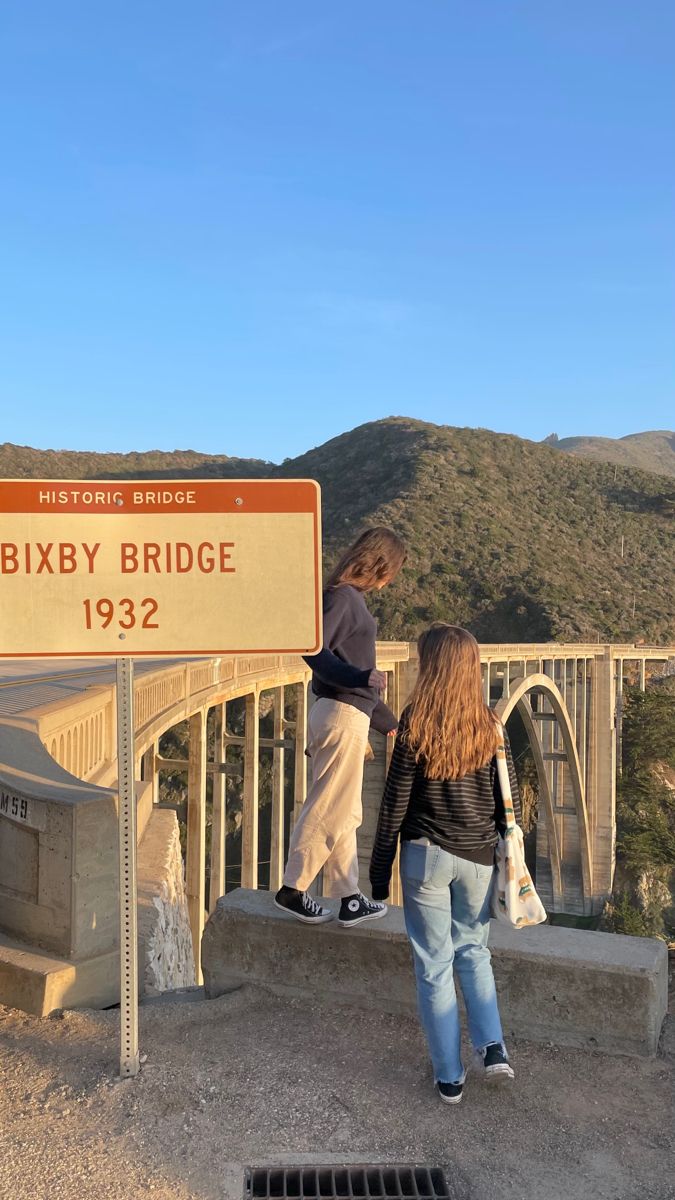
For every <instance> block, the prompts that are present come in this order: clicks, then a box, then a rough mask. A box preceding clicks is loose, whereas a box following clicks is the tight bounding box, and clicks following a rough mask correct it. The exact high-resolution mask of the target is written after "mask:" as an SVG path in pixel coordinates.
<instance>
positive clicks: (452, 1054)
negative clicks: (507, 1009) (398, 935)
mask: <svg viewBox="0 0 675 1200" xmlns="http://www.w3.org/2000/svg"><path fill="white" fill-rule="evenodd" d="M493 870H494V868H493V867H484V866H482V865H481V864H480V863H473V862H469V861H468V859H466V858H458V857H457V855H455V854H448V853H447V851H445V850H442V849H441V847H440V846H435V845H433V844H431V845H428V846H427V845H420V844H419V843H417V842H404V843H403V846H402V848H401V881H402V884H403V898H404V899H403V908H404V912H405V924H406V929H407V931H408V937H409V938H410V942H411V944H412V949H413V957H414V961H415V977H416V979H417V1003H418V1007H419V1013H420V1020H421V1022H422V1026H423V1028H424V1032H425V1034H426V1037H427V1042H428V1044H429V1053H430V1054H431V1061H432V1063H433V1068H434V1074H435V1077H436V1080H437V1081H439V1080H441V1081H442V1082H443V1083H459V1082H461V1081H462V1080H463V1079H464V1074H465V1072H464V1067H463V1065H462V1056H461V1050H460V1027H459V1012H458V1008H457V993H456V991H455V979H454V972H455V971H456V972H457V977H458V979H459V983H460V986H461V989H462V995H463V996H464V1002H465V1004H466V1011H467V1016H468V1019H469V1032H470V1034H471V1041H472V1042H473V1045H474V1047H475V1048H476V1050H482V1049H483V1048H484V1047H485V1046H488V1045H489V1044H490V1043H491V1042H501V1043H502V1044H503V1034H502V1026H501V1021H500V1019H499V1008H498V1006H497V992H496V989H495V981H494V975H493V974H492V963H491V962H490V951H489V950H488V947H487V940H488V931H489V922H490V890H491V884H492V874H493Z"/></svg>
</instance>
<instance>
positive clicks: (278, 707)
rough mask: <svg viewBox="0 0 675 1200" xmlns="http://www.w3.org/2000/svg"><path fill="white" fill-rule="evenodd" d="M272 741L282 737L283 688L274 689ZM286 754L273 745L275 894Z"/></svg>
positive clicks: (280, 857) (278, 883) (280, 878)
mask: <svg viewBox="0 0 675 1200" xmlns="http://www.w3.org/2000/svg"><path fill="white" fill-rule="evenodd" d="M273 736H274V741H275V742H279V741H280V740H281V738H283V736H284V688H283V685H282V686H281V687H278V688H275V689H274V735H273ZM285 759H286V752H285V750H284V747H283V746H278V745H275V747H274V749H273V751H272V839H271V843H270V891H272V892H277V891H278V890H279V888H280V887H281V884H282V882H283V877H284V765H285Z"/></svg>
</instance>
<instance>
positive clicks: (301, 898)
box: [274, 887, 333, 925]
mask: <svg viewBox="0 0 675 1200" xmlns="http://www.w3.org/2000/svg"><path fill="white" fill-rule="evenodd" d="M274 903H275V904H276V906H277V908H280V909H281V910H282V911H283V912H287V913H290V915H291V916H292V917H295V918H296V920H298V921H302V922H303V924H305V925H323V924H324V922H325V921H332V920H333V914H332V912H329V911H328V909H327V908H322V907H321V905H320V904H317V902H316V900H313V899H312V897H311V896H309V895H308V894H307V892H299V891H298V889H297V888H290V887H282V888H281V889H280V890H279V891H278V892H277V894H276V896H275V897H274Z"/></svg>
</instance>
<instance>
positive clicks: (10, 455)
mask: <svg viewBox="0 0 675 1200" xmlns="http://www.w3.org/2000/svg"><path fill="white" fill-rule="evenodd" d="M272 467H273V464H272V463H267V462H263V460H262V459H256V458H228V457H227V456H226V455H224V454H201V453H200V452H199V451H198V450H171V451H166V450H146V451H143V452H141V453H137V452H133V453H131V454H99V453H97V452H96V451H94V450H34V449H33V448H32V447H31V446H14V445H12V443H11V442H3V443H2V444H1V445H0V479H31V478H32V479H125V478H127V479H162V478H163V477H166V478H167V479H169V478H173V479H175V478H177V477H180V478H182V479H190V478H192V479H204V478H210V477H214V478H218V479H237V478H240V477H242V476H243V477H245V478H251V477H257V476H261V475H268V474H269V472H270V469H271V468H272Z"/></svg>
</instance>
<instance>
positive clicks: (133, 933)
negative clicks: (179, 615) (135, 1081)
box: [117, 658, 139, 1079]
mask: <svg viewBox="0 0 675 1200" xmlns="http://www.w3.org/2000/svg"><path fill="white" fill-rule="evenodd" d="M117 768H118V769H117V780H118V794H119V811H118V825H119V860H120V1075H121V1076H122V1078H123V1079H125V1078H128V1077H130V1076H132V1075H137V1074H138V1068H139V1059H138V936H137V933H138V930H137V900H138V897H137V892H136V796H135V794H134V663H133V659H131V658H118V659H117Z"/></svg>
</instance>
